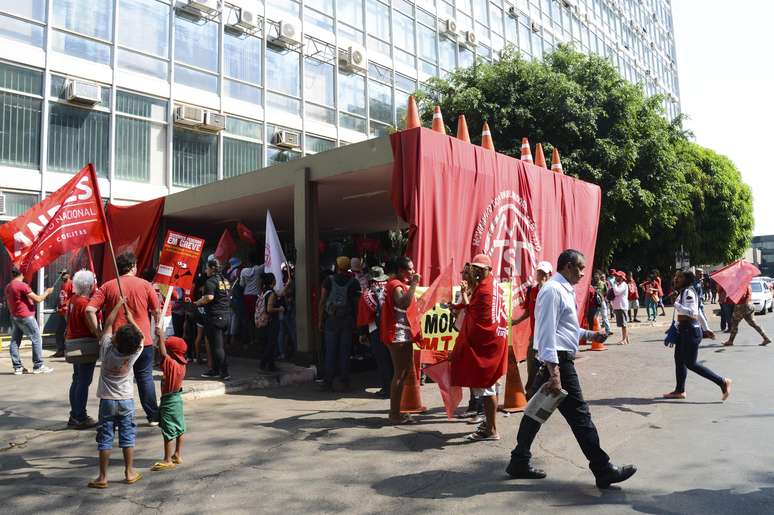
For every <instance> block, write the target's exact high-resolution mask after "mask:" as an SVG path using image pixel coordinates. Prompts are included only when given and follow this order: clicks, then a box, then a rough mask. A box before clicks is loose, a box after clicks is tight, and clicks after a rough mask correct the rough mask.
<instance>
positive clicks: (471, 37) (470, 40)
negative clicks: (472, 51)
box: [465, 30, 478, 47]
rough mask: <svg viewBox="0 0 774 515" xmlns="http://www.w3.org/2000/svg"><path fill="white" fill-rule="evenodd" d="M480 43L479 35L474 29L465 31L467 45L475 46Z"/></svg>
mask: <svg viewBox="0 0 774 515" xmlns="http://www.w3.org/2000/svg"><path fill="white" fill-rule="evenodd" d="M477 44H478V37H477V36H476V33H475V32H473V31H472V30H468V31H466V32H465V45H466V46H468V47H474V46H476V45H477Z"/></svg>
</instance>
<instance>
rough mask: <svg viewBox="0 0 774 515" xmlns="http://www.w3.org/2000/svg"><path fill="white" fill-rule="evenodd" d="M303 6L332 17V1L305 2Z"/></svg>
mask: <svg viewBox="0 0 774 515" xmlns="http://www.w3.org/2000/svg"><path fill="white" fill-rule="evenodd" d="M304 6H305V7H312V8H313V9H317V10H318V11H320V12H323V13H325V14H328V15H331V16H333V0H306V1H305V2H304Z"/></svg>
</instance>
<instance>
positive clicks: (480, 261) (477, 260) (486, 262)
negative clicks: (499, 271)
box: [470, 254, 492, 268]
mask: <svg viewBox="0 0 774 515" xmlns="http://www.w3.org/2000/svg"><path fill="white" fill-rule="evenodd" d="M470 264H471V265H472V266H477V267H478V268H492V259H491V258H490V257H489V256H487V255H486V254H479V255H478V256H476V257H474V258H473V261H471V262H470Z"/></svg>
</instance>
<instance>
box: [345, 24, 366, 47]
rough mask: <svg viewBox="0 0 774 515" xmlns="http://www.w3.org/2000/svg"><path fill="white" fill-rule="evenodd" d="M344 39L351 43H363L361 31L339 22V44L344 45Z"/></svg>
mask: <svg viewBox="0 0 774 515" xmlns="http://www.w3.org/2000/svg"><path fill="white" fill-rule="evenodd" d="M346 41H349V42H351V43H358V44H360V45H362V44H363V31H362V30H358V29H355V28H352V27H350V26H349V25H344V24H343V23H339V44H340V45H341V46H346V43H345V42H346Z"/></svg>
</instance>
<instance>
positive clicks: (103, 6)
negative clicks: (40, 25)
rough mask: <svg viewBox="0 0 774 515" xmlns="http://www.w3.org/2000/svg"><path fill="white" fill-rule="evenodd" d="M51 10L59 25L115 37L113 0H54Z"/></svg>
mask: <svg viewBox="0 0 774 515" xmlns="http://www.w3.org/2000/svg"><path fill="white" fill-rule="evenodd" d="M51 12H52V14H53V16H54V25H56V26H57V27H62V28H64V29H68V30H72V31H73V32H78V33H80V34H85V35H87V36H92V37H95V38H100V39H104V40H108V41H110V40H112V39H113V0H53V5H52V6H51Z"/></svg>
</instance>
